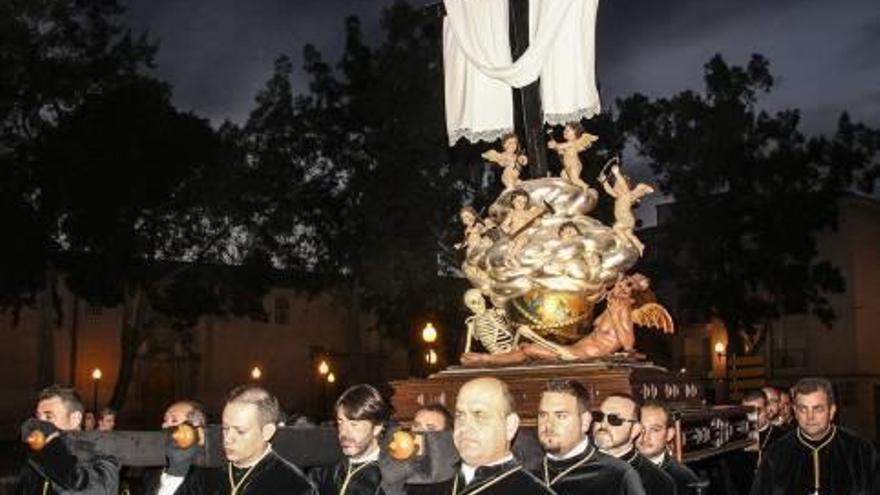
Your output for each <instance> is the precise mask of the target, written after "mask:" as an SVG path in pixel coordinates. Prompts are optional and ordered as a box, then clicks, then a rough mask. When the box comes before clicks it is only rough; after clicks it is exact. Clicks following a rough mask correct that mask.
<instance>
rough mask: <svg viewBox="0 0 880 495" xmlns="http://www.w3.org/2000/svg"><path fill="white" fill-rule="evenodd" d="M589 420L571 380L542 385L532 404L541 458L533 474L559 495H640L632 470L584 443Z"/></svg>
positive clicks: (584, 399) (585, 397)
mask: <svg viewBox="0 0 880 495" xmlns="http://www.w3.org/2000/svg"><path fill="white" fill-rule="evenodd" d="M592 421H593V419H592V415H591V414H590V396H589V393H588V392H587V390H586V389H585V388H584V387H583V385H581V384H580V383H578V382H576V381H574V380H551V381H549V382H547V384H546V385H545V387H544V392H543V394H541V402H540V404H539V405H538V440H539V441H540V442H541V447H543V449H544V451H545V456H544V459H543V462H542V465H541V468H540V469H539V470H538V472H536V473H535V475H536V476H538V478H541V479H542V480H543V481H544V484H546V485H547V486H548V487H550V488H552V489H553V490H554V491H555V492H556V493H558V494H560V495H575V494H583V493H602V494H607V495H644V493H645V491H644V489H643V488H642V483H641V480H640V479H639V475H638V473H636V472H635V470H634V469H633V468H632V467H630V466H629V465H628V464H627V463H625V462H623V461H620V460H618V459H615V458H614V457H612V456H610V455H608V454H605V453H602V452H599V449H598V448H596V446H595V445H593V444H592V442H590V438H589V436H587V433H588V432H589V431H590V425H591V424H592Z"/></svg>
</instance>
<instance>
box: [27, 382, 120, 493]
mask: <svg viewBox="0 0 880 495" xmlns="http://www.w3.org/2000/svg"><path fill="white" fill-rule="evenodd" d="M83 411H84V408H83V404H82V401H81V400H80V398H79V396H78V395H77V393H76V392H75V391H74V390H73V389H71V388H64V387H59V386H57V385H53V386H51V387H47V388H45V389H43V390H42V391H41V392H40V394H39V396H38V397H37V408H36V414H35V417H34V418H31V419H29V420H28V421H26V422H25V423H24V424H23V425H22V429H21V434H22V441H25V442H27V439H28V436H29V435H30V434H31V433H33V432H34V431H40V432H41V433H42V434H43V435H44V437H45V440H46V443H45V445H44V446H43V447H42V448H41V449H39V450H35V451H32V452H30V453H29V454H28V462H27V464H26V465H25V467H24V468H23V469H22V472H21V475H20V476H19V480H18V486H17V487H16V490H15V493H16V495H32V494H34V495H36V494H39V495H50V494H56V493H57V494H61V493H70V492H74V491H76V492H77V493H79V492H83V493H89V494H92V495H116V493H117V491H118V486H119V463H118V462H117V460H116V459H115V458H113V457H108V456H102V455H95V456H93V457H92V458H91V459H88V460H80V459H78V458H77V457H76V456H74V455H73V454H72V453H71V448H70V445H68V442H69V441H70V440H69V438H68V437H66V436H65V435H64V432H66V431H78V430H79V429H80V426H81V423H82V419H83Z"/></svg>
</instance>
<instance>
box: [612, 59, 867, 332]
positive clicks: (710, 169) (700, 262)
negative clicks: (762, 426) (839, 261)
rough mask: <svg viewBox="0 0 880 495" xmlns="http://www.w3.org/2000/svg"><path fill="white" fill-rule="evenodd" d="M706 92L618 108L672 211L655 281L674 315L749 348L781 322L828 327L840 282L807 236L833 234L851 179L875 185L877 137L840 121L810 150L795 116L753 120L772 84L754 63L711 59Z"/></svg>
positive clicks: (634, 100)
mask: <svg viewBox="0 0 880 495" xmlns="http://www.w3.org/2000/svg"><path fill="white" fill-rule="evenodd" d="M705 82H706V91H705V93H704V94H698V93H696V92H694V91H684V92H682V93H679V94H677V95H675V96H673V97H671V98H668V99H667V98H660V99H656V100H651V99H649V98H647V97H645V96H643V95H638V94H637V95H633V96H631V97H629V98H626V99H624V100H622V101H618V106H619V109H620V115H619V120H618V124H619V125H620V127H621V129H622V130H623V131H624V132H626V133H628V135H630V136H631V137H633V138H635V142H636V145H637V148H638V151H639V152H640V153H641V154H642V155H643V156H644V157H646V158H648V159H649V160H650V165H651V168H652V169H653V171H654V172H655V173H656V174H657V179H658V180H659V186H660V189H661V190H662V191H663V192H664V193H665V194H668V195H671V196H672V198H674V201H675V204H674V206H673V208H672V219H671V220H670V221H669V222H668V223H666V224H665V225H662V226H661V227H660V229H659V232H658V234H657V238H656V239H655V243H654V247H653V251H654V253H656V256H655V259H654V261H655V263H654V266H653V268H654V269H655V270H656V271H657V273H656V276H657V277H659V278H666V279H668V280H670V281H672V282H673V283H674V284H675V286H676V288H677V290H678V295H679V296H680V304H681V310H683V312H684V316H686V317H688V318H691V319H697V320H698V321H707V320H708V319H709V318H711V317H718V318H720V319H721V320H722V321H723V322H724V323H725V324H726V325H727V327H728V328H730V329H734V330H739V331H743V332H745V333H746V335H750V338H754V335H752V334H753V333H754V329H763V328H765V326H766V323H767V322H769V321H771V320H773V319H775V318H778V317H780V316H781V315H783V314H788V313H806V312H810V313H812V314H814V315H815V316H817V317H818V318H819V319H820V320H821V321H823V322H824V323H825V324H830V323H831V322H832V321H833V320H834V318H835V315H834V311H833V309H832V307H831V305H830V303H829V300H828V295H829V294H831V293H834V292H839V291H842V290H843V288H844V281H843V279H842V277H841V275H840V273H839V271H838V270H837V269H836V268H835V267H833V266H832V265H831V264H830V263H829V262H828V261H827V260H823V259H820V258H819V256H818V252H817V248H816V239H815V236H816V234H817V233H818V232H819V231H821V230H823V229H833V228H834V227H835V222H836V214H837V209H836V207H837V205H836V200H837V199H838V198H839V197H840V195H841V194H843V193H844V192H846V191H848V190H849V189H850V188H851V187H852V186H853V181H854V180H856V179H858V180H860V181H861V182H860V184H861V185H862V186H863V187H869V186H870V185H871V183H872V182H873V178H874V177H876V172H877V168H876V167H877V158H878V153H877V150H878V146H877V144H878V142H880V141H878V134H877V132H876V131H873V130H871V129H869V128H867V127H865V126H863V125H861V124H853V123H851V122H850V120H849V118H848V116H847V115H845V114H844V115H843V116H842V117H841V119H840V121H839V124H838V129H837V132H836V134H835V135H834V137H833V138H831V139H826V138H824V137H816V138H809V139H808V138H806V137H805V136H804V135H803V134H801V132H800V131H799V130H798V124H799V113H798V112H797V111H796V110H786V111H782V112H778V113H776V114H773V115H771V114H769V113H767V112H764V111H759V110H758V107H757V105H758V100H759V95H760V94H761V93H765V92H769V91H770V90H771V89H772V87H773V84H774V79H773V76H772V75H771V73H770V68H769V63H768V61H767V60H766V59H764V58H763V57H761V56H760V55H754V56H753V57H752V58H751V60H750V61H749V63H748V65H747V66H745V67H738V66H729V65H728V64H727V63H725V62H724V60H723V59H722V58H721V57H720V56H715V57H714V58H713V59H712V60H710V61H709V62H708V63H707V64H706V66H705ZM734 333H735V334H737V332H734ZM733 337H734V343H737V339H736V338H735V337H736V335H734V336H733Z"/></svg>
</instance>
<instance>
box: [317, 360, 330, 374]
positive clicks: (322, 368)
mask: <svg viewBox="0 0 880 495" xmlns="http://www.w3.org/2000/svg"><path fill="white" fill-rule="evenodd" d="M318 373H320V374H321V375H326V374H327V373H330V365H329V364H327V361H325V360H323V359H322V360H321V363H320V364H318Z"/></svg>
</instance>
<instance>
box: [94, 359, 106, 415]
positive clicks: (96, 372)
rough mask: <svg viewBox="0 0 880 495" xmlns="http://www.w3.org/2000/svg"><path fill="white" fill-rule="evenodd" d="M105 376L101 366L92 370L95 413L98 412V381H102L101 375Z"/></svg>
mask: <svg viewBox="0 0 880 495" xmlns="http://www.w3.org/2000/svg"><path fill="white" fill-rule="evenodd" d="M102 376H104V374H103V373H101V368H95V369H93V370H92V383H93V386H92V411H93V412H94V413H95V414H98V382H99V381H101V377H102Z"/></svg>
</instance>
